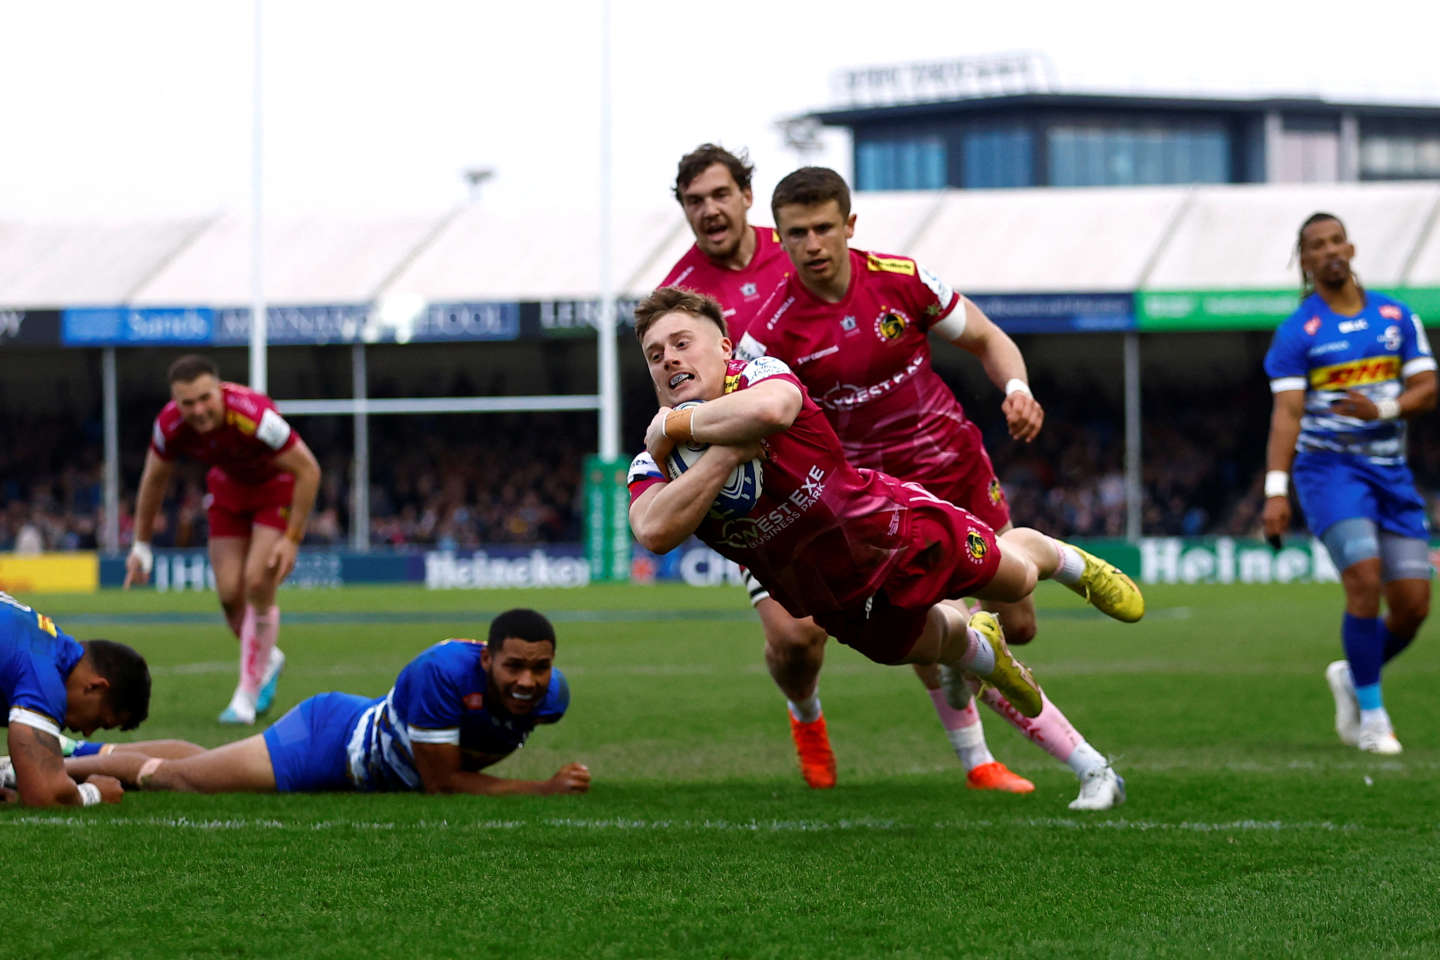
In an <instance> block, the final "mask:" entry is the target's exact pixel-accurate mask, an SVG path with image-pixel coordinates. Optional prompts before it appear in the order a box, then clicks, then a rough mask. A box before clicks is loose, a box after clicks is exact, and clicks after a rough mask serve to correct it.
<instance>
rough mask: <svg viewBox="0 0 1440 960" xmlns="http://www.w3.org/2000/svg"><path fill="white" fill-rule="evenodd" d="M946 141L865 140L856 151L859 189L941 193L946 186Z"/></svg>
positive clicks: (856, 182)
mask: <svg viewBox="0 0 1440 960" xmlns="http://www.w3.org/2000/svg"><path fill="white" fill-rule="evenodd" d="M945 160H946V157H945V141H943V140H941V139H940V138H939V137H912V138H909V139H905V140H865V141H861V142H860V143H859V144H858V145H857V146H856V149H855V184H856V189H858V190H939V189H941V188H943V187H944V186H945V185H946V184H945Z"/></svg>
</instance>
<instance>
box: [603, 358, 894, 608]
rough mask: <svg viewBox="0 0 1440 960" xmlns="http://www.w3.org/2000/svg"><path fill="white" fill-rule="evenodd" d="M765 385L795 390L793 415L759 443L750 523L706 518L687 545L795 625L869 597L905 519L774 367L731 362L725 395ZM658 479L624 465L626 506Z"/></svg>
mask: <svg viewBox="0 0 1440 960" xmlns="http://www.w3.org/2000/svg"><path fill="white" fill-rule="evenodd" d="M770 379H781V380H784V381H786V382H787V383H794V384H796V385H797V386H800V389H801V394H802V396H803V403H802V406H801V409H800V414H799V416H797V417H796V418H795V422H794V424H792V425H791V427H790V428H789V429H788V430H783V431H781V432H780V433H776V434H772V435H771V436H769V437H767V438H766V439H765V440H764V442H763V445H764V448H765V453H766V459H765V461H764V484H763V485H762V487H761V493H760V499H759V500H758V501H757V502H756V504H755V508H754V509H753V510H751V511H750V514H749V515H748V516H745V517H740V518H737V519H724V518H721V517H718V516H716V515H715V514H714V513H711V514H709V515H707V516H706V517H705V519H704V520H702V521H701V523H700V527H699V529H697V530H696V535H697V536H699V538H700V539H701V540H703V541H705V542H706V543H708V544H709V545H710V546H712V547H714V548H715V549H716V550H717V551H718V552H719V553H720V554H721V555H722V556H725V557H727V558H729V559H731V560H734V561H735V562H736V563H739V564H742V565H744V566H746V567H749V568H750V570H751V571H752V572H753V573H754V574H755V576H756V577H757V578H759V580H760V582H761V583H763V584H765V586H766V588H767V589H769V590H770V592H771V593H772V594H773V595H774V597H775V599H776V600H778V601H779V602H780V603H781V605H782V606H784V607H785V609H787V610H789V611H790V613H791V614H792V615H794V616H797V617H802V616H806V615H809V614H813V613H823V612H825V611H832V610H843V609H845V608H846V607H853V606H855V605H857V604H860V603H863V602H864V601H865V599H866V598H867V597H869V596H871V595H872V594H874V593H875V592H876V590H877V589H878V588H879V586H880V584H881V583H882V582H883V581H884V580H885V577H886V575H887V574H888V572H889V571H890V568H891V567H892V566H893V565H894V564H895V562H896V560H897V558H898V557H899V554H900V551H901V550H903V549H904V548H905V547H906V546H907V543H906V538H907V537H908V535H909V532H910V514H909V511H908V510H907V509H906V508H905V507H904V506H903V504H904V503H906V502H907V500H908V495H907V494H905V493H904V492H903V488H902V486H901V484H900V481H898V480H896V479H895V478H894V477H889V476H886V475H885V474H882V473H877V472H874V471H871V470H862V469H857V468H856V467H853V466H851V465H850V464H849V463H848V462H847V461H846V460H845V455H844V452H843V451H842V450H841V449H840V441H839V439H838V438H837V437H836V436H835V431H834V429H833V428H832V427H831V426H830V424H829V423H828V422H827V421H826V419H825V415H824V414H823V413H821V412H820V409H819V408H818V407H816V406H815V403H814V401H812V400H811V399H810V397H809V395H808V394H806V393H805V392H804V387H803V386H801V385H800V384H799V383H798V381H797V380H796V379H795V375H794V374H793V373H791V372H790V368H789V367H787V366H786V365H785V364H784V363H782V362H780V361H779V360H776V359H775V358H773V357H760V358H758V359H755V360H750V361H744V360H731V361H730V364H729V367H728V369H727V372H726V377H725V392H726V393H730V392H732V391H735V390H744V389H747V388H749V387H751V386H754V385H755V384H757V383H761V382H764V381H765V380H770ZM664 482H666V481H665V477H664V476H663V475H662V474H661V472H660V468H659V467H657V466H656V464H655V460H654V459H653V458H652V457H651V456H650V454H649V453H641V454H640V455H639V456H637V457H636V458H635V459H634V460H633V461H631V463H630V475H629V485H630V501H631V502H632V503H633V502H634V501H635V499H636V498H637V497H639V496H640V494H642V493H644V492H645V491H646V490H647V489H649V488H650V487H651V486H653V485H654V484H656V483H664Z"/></svg>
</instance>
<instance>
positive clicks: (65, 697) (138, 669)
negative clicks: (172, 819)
mask: <svg viewBox="0 0 1440 960" xmlns="http://www.w3.org/2000/svg"><path fill="white" fill-rule="evenodd" d="M149 712H150V670H149V668H148V667H147V666H146V665H145V658H144V657H142V656H140V654H138V653H136V652H135V651H134V650H132V649H130V648H129V647H127V646H125V645H124V644H123V643H112V642H110V641H108V640H86V641H84V642H76V641H75V640H74V639H72V638H71V637H69V636H67V635H65V634H64V633H61V632H60V630H59V628H57V627H56V626H55V621H53V620H51V619H50V618H49V617H47V616H45V615H44V614H42V613H39V612H37V611H36V610H34V609H32V608H31V607H28V606H26V605H25V604H23V603H21V602H20V601H19V600H16V599H15V598H14V597H12V596H10V595H9V594H8V593H3V592H0V715H3V716H4V717H5V721H6V723H7V725H8V726H9V739H10V756H9V757H4V758H0V799H4V800H5V801H7V802H14V801H17V800H18V801H19V802H20V803H23V804H25V805H26V806H32V807H50V806H60V805H64V806H86V807H88V806H91V805H93V804H96V803H100V802H101V801H102V800H103V801H105V802H107V803H119V802H120V798H121V797H122V796H123V795H124V792H125V791H124V790H122V789H121V786H120V784H119V783H118V782H117V781H116V780H115V779H113V778H112V777H108V776H91V777H89V778H88V779H87V778H86V777H85V776H83V775H81V776H78V777H76V778H75V779H72V778H71V777H70V776H67V775H66V771H65V761H64V758H63V757H62V755H61V750H60V728H61V727H62V726H64V727H69V728H70V729H72V730H78V731H79V732H80V733H82V734H84V735H85V736H87V737H88V736H90V735H91V734H92V733H94V732H95V731H96V730H98V729H100V728H102V727H103V728H105V729H112V728H115V727H118V728H120V729H121V730H134V729H135V728H136V727H137V726H139V725H140V724H141V723H142V722H143V721H144V720H145V716H146V714H147V713H149Z"/></svg>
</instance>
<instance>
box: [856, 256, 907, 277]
mask: <svg viewBox="0 0 1440 960" xmlns="http://www.w3.org/2000/svg"><path fill="white" fill-rule="evenodd" d="M865 266H867V267H869V268H870V269H871V270H876V271H884V272H885V273H903V274H905V276H907V277H913V276H915V261H914V260H906V259H905V258H903V257H877V256H875V254H873V253H869V254H866V255H865Z"/></svg>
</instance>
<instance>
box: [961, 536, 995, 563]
mask: <svg viewBox="0 0 1440 960" xmlns="http://www.w3.org/2000/svg"><path fill="white" fill-rule="evenodd" d="M989 552H990V545H989V544H988V543H986V542H985V538H984V537H982V536H980V532H979V531H978V530H971V531H970V532H969V533H967V534H965V556H967V557H969V558H970V562H971V563H984V562H985V555H986V554H987V553H989Z"/></svg>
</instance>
